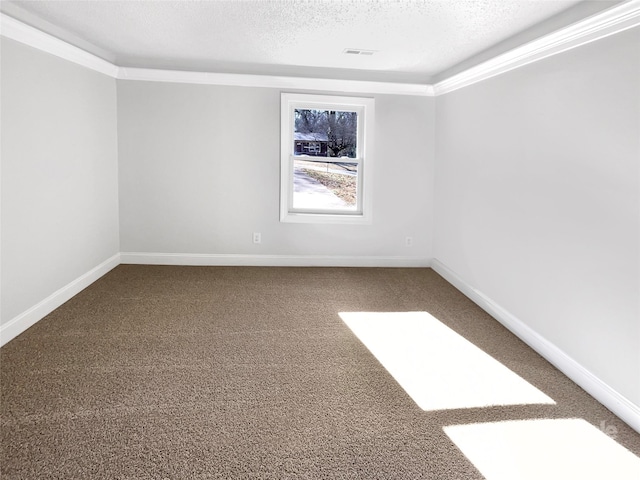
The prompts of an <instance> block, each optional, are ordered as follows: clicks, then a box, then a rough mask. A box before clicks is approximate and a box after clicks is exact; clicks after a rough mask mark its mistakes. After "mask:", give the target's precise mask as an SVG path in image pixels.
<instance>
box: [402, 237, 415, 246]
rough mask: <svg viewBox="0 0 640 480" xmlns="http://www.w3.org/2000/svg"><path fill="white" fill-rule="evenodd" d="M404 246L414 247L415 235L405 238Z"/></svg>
mask: <svg viewBox="0 0 640 480" xmlns="http://www.w3.org/2000/svg"><path fill="white" fill-rule="evenodd" d="M404 246H405V247H413V237H406V238H405V239H404Z"/></svg>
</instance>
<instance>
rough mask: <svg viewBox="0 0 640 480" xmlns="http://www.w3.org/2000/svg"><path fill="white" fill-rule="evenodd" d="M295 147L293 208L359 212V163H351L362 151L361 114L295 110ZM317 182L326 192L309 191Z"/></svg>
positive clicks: (316, 189) (315, 189)
mask: <svg viewBox="0 0 640 480" xmlns="http://www.w3.org/2000/svg"><path fill="white" fill-rule="evenodd" d="M293 143H294V145H293V155H294V156H295V157H296V158H295V159H294V162H293V169H294V181H295V179H296V178H297V179H298V185H297V186H298V188H297V189H296V188H294V192H293V207H294V208H303V209H304V208H314V207H315V208H319V209H323V210H330V209H334V208H336V209H339V208H344V209H350V210H355V209H356V208H357V194H358V162H356V161H352V160H351V159H355V158H356V157H357V151H358V113H357V112H349V111H336V110H314V109H295V110H294V135H293ZM313 181H315V182H317V183H319V184H320V185H321V186H322V187H325V189H326V191H325V189H322V188H320V187H319V186H317V188H314V189H309V188H305V185H307V184H315V182H313ZM319 192H322V194H320V193H319ZM331 194H333V195H331Z"/></svg>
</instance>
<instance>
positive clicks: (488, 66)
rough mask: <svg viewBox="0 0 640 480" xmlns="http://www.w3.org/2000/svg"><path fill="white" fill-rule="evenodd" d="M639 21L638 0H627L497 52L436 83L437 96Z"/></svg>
mask: <svg viewBox="0 0 640 480" xmlns="http://www.w3.org/2000/svg"><path fill="white" fill-rule="evenodd" d="M638 25H640V0H630V1H628V2H625V3H622V4H620V5H617V6H615V7H612V8H610V9H608V10H605V11H603V12H600V13H597V14H595V15H592V16H591V17H587V18H585V19H584V20H580V21H578V22H576V23H573V24H571V25H569V26H567V27H565V28H561V29H560V30H557V31H555V32H553V33H550V34H548V35H545V36H543V37H540V38H538V39H536V40H533V41H531V42H528V43H525V44H524V45H522V46H520V47H517V48H514V49H513V50H510V51H508V52H506V53H503V54H501V55H498V56H496V57H494V58H492V59H490V60H487V61H486V62H483V63H480V64H479V65H476V66H475V67H471V68H469V69H467V70H465V71H463V72H460V73H458V74H456V75H453V76H451V77H449V78H447V79H445V80H443V81H441V82H438V83H436V84H435V85H434V86H433V87H434V94H435V95H436V96H438V95H443V94H445V93H449V92H453V91H454V90H458V89H460V88H463V87H467V86H469V85H472V84H474V83H478V82H481V81H483V80H486V79H488V78H491V77H495V76H496V75H500V74H502V73H506V72H508V71H510V70H513V69H516V68H519V67H523V66H525V65H528V64H530V63H533V62H537V61H538V60H542V59H544V58H547V57H550V56H552V55H557V54H558V53H562V52H565V51H567V50H570V49H573V48H576V47H579V46H581V45H585V44H587V43H590V42H594V41H596V40H599V39H601V38H605V37H608V36H609V35H613V34H616V33H619V32H622V31H624V30H628V29H630V28H633V27H636V26H638Z"/></svg>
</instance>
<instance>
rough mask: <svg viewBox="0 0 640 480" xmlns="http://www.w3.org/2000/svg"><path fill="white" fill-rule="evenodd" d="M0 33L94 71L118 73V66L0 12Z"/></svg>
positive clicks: (113, 74) (111, 75) (107, 73)
mask: <svg viewBox="0 0 640 480" xmlns="http://www.w3.org/2000/svg"><path fill="white" fill-rule="evenodd" d="M0 35H2V36H3V37H7V38H10V39H12V40H15V41H17V42H20V43H24V44H25V45H29V46H30V47H33V48H37V49H38V50H42V51H43V52H47V53H50V54H52V55H55V56H56V57H60V58H63V59H65V60H69V61H70V62H73V63H77V64H78V65H82V66H83V67H87V68H89V69H91V70H95V71H96V72H100V73H104V74H105V75H109V76H110V77H114V78H115V76H116V75H117V74H118V66H117V65H114V64H113V63H111V62H108V61H106V60H103V59H102V58H100V57H97V56H95V55H94V54H92V53H89V52H87V51H85V50H82V49H81V48H78V47H76V46H73V45H71V44H70V43H67V42H65V41H63V40H60V39H58V38H56V37H54V36H52V35H49V34H48V33H44V32H43V31H41V30H38V29H37V28H34V27H31V26H29V25H27V24H25V23H22V22H20V21H18V20H16V19H15V18H13V17H10V16H8V15H5V14H4V13H1V12H0Z"/></svg>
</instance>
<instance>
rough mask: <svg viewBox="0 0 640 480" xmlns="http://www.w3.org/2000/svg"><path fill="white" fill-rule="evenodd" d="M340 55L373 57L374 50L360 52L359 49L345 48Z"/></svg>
mask: <svg viewBox="0 0 640 480" xmlns="http://www.w3.org/2000/svg"><path fill="white" fill-rule="evenodd" d="M342 53H346V54H347V55H373V54H374V53H376V52H375V50H361V49H359V48H345V49H344V51H343V52H342Z"/></svg>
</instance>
